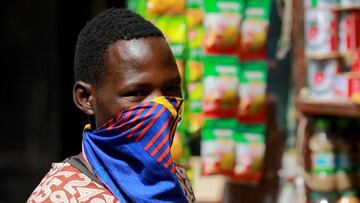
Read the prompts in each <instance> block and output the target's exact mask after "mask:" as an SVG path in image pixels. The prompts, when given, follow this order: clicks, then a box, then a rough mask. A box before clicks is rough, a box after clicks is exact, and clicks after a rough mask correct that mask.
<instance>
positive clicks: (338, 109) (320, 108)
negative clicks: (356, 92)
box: [296, 98, 360, 118]
mask: <svg viewBox="0 0 360 203" xmlns="http://www.w3.org/2000/svg"><path fill="white" fill-rule="evenodd" d="M296 107H297V109H298V110H299V111H301V112H302V113H303V114H305V115H319V116H321V115H323V116H341V117H350V118H360V106H359V105H356V104H355V103H353V102H351V101H317V100H311V99H302V98H298V99H297V100H296Z"/></svg>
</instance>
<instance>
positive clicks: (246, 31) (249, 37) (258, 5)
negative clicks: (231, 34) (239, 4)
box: [239, 0, 271, 61]
mask: <svg viewBox="0 0 360 203" xmlns="http://www.w3.org/2000/svg"><path fill="white" fill-rule="evenodd" d="M270 3H271V2H270V1H260V0H251V1H248V4H247V7H246V8H245V17H244V20H243V22H242V24H241V31H240V35H241V40H240V48H239V58H240V60H241V61H251V60H261V59H265V58H266V39H267V32H268V28H269V16H270V15H269V12H270Z"/></svg>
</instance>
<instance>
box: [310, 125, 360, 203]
mask: <svg viewBox="0 0 360 203" xmlns="http://www.w3.org/2000/svg"><path fill="white" fill-rule="evenodd" d="M330 122H331V121H330V120H326V119H317V120H316V121H315V129H314V134H313V136H312V137H311V139H310V143H309V148H310V151H311V170H310V174H311V176H309V178H308V179H307V184H308V186H309V187H310V188H311V189H312V191H311V199H312V202H341V203H342V202H353V203H358V202H360V200H359V199H358V195H357V192H358V191H356V188H357V185H356V184H357V183H356V171H357V170H359V169H356V168H357V166H356V164H355V163H356V156H355V155H356V154H358V152H357V151H358V150H359V149H357V146H356V144H355V143H358V142H359V139H358V137H357V136H356V134H355V133H352V131H353V130H349V129H350V128H349V127H350V125H352V126H353V127H354V125H355V124H354V123H351V122H355V121H354V120H353V121H350V120H345V119H338V120H336V121H333V122H334V123H333V124H332V125H330V124H331V123H330ZM330 126H334V127H332V128H331V127H330Z"/></svg>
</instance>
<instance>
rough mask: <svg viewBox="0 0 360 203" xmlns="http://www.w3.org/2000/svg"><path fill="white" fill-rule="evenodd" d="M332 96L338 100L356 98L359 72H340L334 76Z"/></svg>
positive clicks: (359, 83)
mask: <svg viewBox="0 0 360 203" xmlns="http://www.w3.org/2000/svg"><path fill="white" fill-rule="evenodd" d="M333 89H334V96H335V98H336V99H339V100H350V99H354V100H357V97H358V96H359V94H360V73H353V72H348V73H342V74H338V75H336V76H335V78H334V82H333Z"/></svg>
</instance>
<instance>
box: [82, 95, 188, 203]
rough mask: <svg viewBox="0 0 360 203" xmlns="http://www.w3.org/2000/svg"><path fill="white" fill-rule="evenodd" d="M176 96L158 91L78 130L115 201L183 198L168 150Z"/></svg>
mask: <svg viewBox="0 0 360 203" xmlns="http://www.w3.org/2000/svg"><path fill="white" fill-rule="evenodd" d="M182 101H183V100H182V99H180V98H175V97H158V98H155V99H153V100H151V101H149V102H145V103H142V104H140V105H137V106H134V107H131V108H128V109H126V110H124V111H122V112H120V113H118V114H117V115H115V116H114V117H113V118H112V119H111V120H110V121H108V122H107V123H106V124H104V125H103V126H101V127H100V128H98V129H95V130H93V131H91V130H90V129H85V130H84V135H83V154H84V156H85V159H86V160H87V161H88V162H89V163H90V165H91V166H92V168H93V169H94V171H95V174H96V175H97V176H98V177H99V178H100V179H101V180H102V181H103V183H104V184H105V185H106V186H107V187H108V189H109V190H110V191H111V192H112V193H113V194H114V195H115V196H116V197H117V198H118V199H119V201H121V202H188V201H187V199H186V197H185V195H184V192H183V190H182V188H181V186H180V184H179V182H178V181H177V178H176V173H175V170H176V166H175V164H174V163H173V162H172V159H171V154H170V145H171V142H172V138H173V136H174V133H175V130H176V126H177V123H178V121H179V120H180V114H181V113H180V112H181V107H182Z"/></svg>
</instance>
